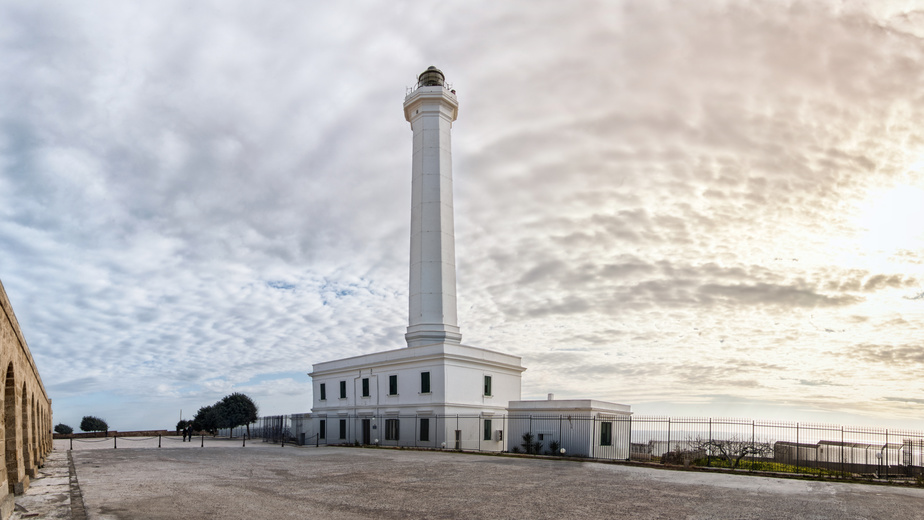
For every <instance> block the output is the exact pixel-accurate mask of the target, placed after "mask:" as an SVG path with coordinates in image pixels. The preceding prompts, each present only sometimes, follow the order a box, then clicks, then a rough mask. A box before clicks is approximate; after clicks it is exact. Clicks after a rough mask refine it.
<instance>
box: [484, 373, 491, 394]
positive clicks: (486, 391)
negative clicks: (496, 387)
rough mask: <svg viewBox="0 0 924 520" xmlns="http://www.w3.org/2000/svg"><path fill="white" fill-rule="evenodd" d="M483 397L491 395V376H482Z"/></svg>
mask: <svg viewBox="0 0 924 520" xmlns="http://www.w3.org/2000/svg"><path fill="white" fill-rule="evenodd" d="M484 395H487V396H490V395H491V376H484Z"/></svg>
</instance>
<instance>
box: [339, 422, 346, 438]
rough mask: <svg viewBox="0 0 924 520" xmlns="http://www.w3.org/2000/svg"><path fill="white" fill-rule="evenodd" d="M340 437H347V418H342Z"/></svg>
mask: <svg viewBox="0 0 924 520" xmlns="http://www.w3.org/2000/svg"><path fill="white" fill-rule="evenodd" d="M340 438H341V439H346V419H340Z"/></svg>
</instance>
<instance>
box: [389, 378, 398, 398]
mask: <svg viewBox="0 0 924 520" xmlns="http://www.w3.org/2000/svg"><path fill="white" fill-rule="evenodd" d="M388 395H398V376H396V375H392V376H388Z"/></svg>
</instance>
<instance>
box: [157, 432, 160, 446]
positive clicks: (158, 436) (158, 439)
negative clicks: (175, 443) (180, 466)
mask: <svg viewBox="0 0 924 520" xmlns="http://www.w3.org/2000/svg"><path fill="white" fill-rule="evenodd" d="M157 447H158V448H160V434H158V435H157Z"/></svg>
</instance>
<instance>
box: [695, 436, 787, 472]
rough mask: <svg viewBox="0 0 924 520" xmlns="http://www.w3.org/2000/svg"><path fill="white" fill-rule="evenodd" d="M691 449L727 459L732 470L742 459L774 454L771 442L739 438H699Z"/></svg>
mask: <svg viewBox="0 0 924 520" xmlns="http://www.w3.org/2000/svg"><path fill="white" fill-rule="evenodd" d="M690 449H691V450H694V451H697V450H703V451H706V452H707V453H711V454H713V455H715V456H717V457H719V458H722V459H725V461H726V462H728V467H730V468H731V469H735V468H737V467H738V464H739V463H740V462H741V459H743V458H745V457H748V456H754V457H764V456H767V455H769V454H771V453H773V447H772V446H771V445H770V443H769V442H757V441H751V440H750V439H748V440H742V439H740V438H738V437H732V438H730V439H703V438H702V437H697V438H696V439H693V440H691V441H690Z"/></svg>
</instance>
